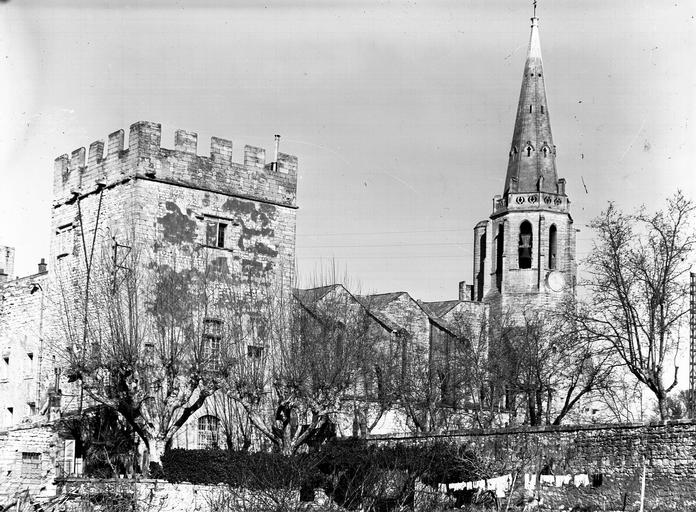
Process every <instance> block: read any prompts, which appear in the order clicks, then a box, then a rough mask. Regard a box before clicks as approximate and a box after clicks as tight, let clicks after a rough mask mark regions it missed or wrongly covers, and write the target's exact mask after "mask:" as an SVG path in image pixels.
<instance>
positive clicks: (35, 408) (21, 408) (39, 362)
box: [0, 273, 53, 428]
mask: <svg viewBox="0 0 696 512" xmlns="http://www.w3.org/2000/svg"><path fill="white" fill-rule="evenodd" d="M46 291H47V274H45V273H43V274H35V275H31V276H27V277H23V278H20V279H15V280H12V281H7V282H6V283H4V284H0V356H1V359H0V428H8V427H11V426H13V425H15V424H18V423H20V422H22V421H24V420H25V419H27V418H30V417H32V416H35V415H37V414H38V412H39V411H40V409H41V408H42V407H43V406H44V402H45V390H46V388H47V386H48V385H49V384H50V378H51V375H52V373H53V370H52V368H49V366H50V361H48V364H47V361H46V360H45V358H44V357H42V349H43V348H44V347H43V340H44V339H45V334H46V327H47V325H46V322H45V320H46V310H47V305H48V304H47V301H48V299H47V297H46Z"/></svg>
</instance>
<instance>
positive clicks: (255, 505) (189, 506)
mask: <svg viewBox="0 0 696 512" xmlns="http://www.w3.org/2000/svg"><path fill="white" fill-rule="evenodd" d="M61 486H62V488H63V490H64V491H67V492H71V493H77V494H78V495H79V497H76V498H74V499H71V500H70V501H69V502H68V503H67V504H66V506H65V510H67V511H75V512H80V511H82V510H84V509H83V508H82V507H81V502H85V501H87V502H89V498H90V496H95V495H99V496H100V497H101V498H102V499H103V497H104V496H105V495H110V496H111V497H112V498H114V499H116V500H118V499H119V498H120V500H121V501H120V503H122V504H124V503H129V504H131V506H132V509H133V510H148V511H162V512H165V511H166V512H194V511H195V512H209V511H214V510H239V511H240V512H242V511H247V510H271V509H275V508H276V507H278V509H283V510H285V507H280V506H279V504H285V505H286V506H287V507H288V508H289V509H291V510H293V509H294V508H295V507H298V506H299V503H300V492H299V490H296V489H269V490H267V491H264V492H260V491H249V490H246V489H231V488H228V487H226V486H222V485H220V486H218V485H194V484H189V483H178V484H172V483H169V482H166V481H162V480H149V479H143V480H125V479H124V480H107V481H94V480H87V479H78V478H72V479H68V480H65V481H64V482H62V483H61ZM235 504H236V505H235ZM223 507H224V508H223ZM114 508H115V507H114ZM129 509H130V508H129ZM104 510H109V508H108V507H107V508H105V509H104ZM314 510H317V509H314Z"/></svg>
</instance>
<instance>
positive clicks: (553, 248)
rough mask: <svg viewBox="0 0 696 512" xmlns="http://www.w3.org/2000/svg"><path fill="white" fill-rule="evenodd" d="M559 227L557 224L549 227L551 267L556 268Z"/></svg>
mask: <svg viewBox="0 0 696 512" xmlns="http://www.w3.org/2000/svg"><path fill="white" fill-rule="evenodd" d="M557 231H558V230H557V229H556V225H555V224H551V227H550V228H549V268H550V269H555V268H556V238H557V235H556V233H557Z"/></svg>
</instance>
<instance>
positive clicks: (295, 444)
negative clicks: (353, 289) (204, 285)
mask: <svg viewBox="0 0 696 512" xmlns="http://www.w3.org/2000/svg"><path fill="white" fill-rule="evenodd" d="M311 292H312V293H316V295H317V296H316V297H314V298H310V299H309V300H308V299H307V297H304V298H300V297H299V296H297V295H296V296H286V295H283V294H282V293H281V292H279V291H277V290H275V289H274V287H272V286H265V287H264V286H260V287H249V288H248V289H246V290H241V291H240V290H239V289H235V288H233V287H230V288H229V290H228V293H229V295H228V297H227V298H226V303H227V304H228V307H229V309H228V310H227V315H228V316H230V315H231V316H232V317H234V318H248V320H247V321H246V325H245V326H244V327H243V329H242V332H244V333H245V334H244V338H243V339H244V340H245V341H243V342H242V343H239V342H236V343H235V344H234V346H232V347H230V352H229V361H230V365H231V371H230V372H229V374H228V380H227V384H226V392H227V394H228V396H229V397H230V398H232V399H233V400H235V401H236V402H237V403H239V404H240V405H241V406H242V407H243V408H244V410H245V412H246V414H247V415H248V418H249V420H250V421H251V423H252V424H253V425H254V427H255V428H256V429H258V430H259V431H260V432H261V433H262V434H263V436H265V437H266V438H267V439H268V440H269V441H270V442H271V443H272V444H273V445H274V446H275V448H276V449H277V450H279V451H280V452H282V453H285V454H292V453H295V452H297V450H299V449H300V448H301V447H302V446H304V445H306V444H309V443H311V442H313V441H315V440H317V439H321V438H323V437H324V436H327V435H330V434H331V433H332V432H331V429H332V418H333V417H334V416H335V415H337V414H339V413H341V412H343V411H345V410H346V409H347V408H348V407H349V406H350V404H351V401H352V400H353V398H354V392H355V386H354V384H355V383H356V382H358V381H359V380H360V379H361V376H362V375H363V374H364V371H363V369H364V364H363V363H364V361H367V360H369V357H368V356H367V353H368V352H369V351H370V350H371V347H372V346H373V341H374V340H373V338H372V336H371V330H370V322H371V319H370V317H369V315H368V314H367V312H366V310H365V308H364V307H363V306H362V305H361V304H360V303H359V302H358V301H356V300H355V298H354V297H353V296H352V295H351V294H350V293H348V292H347V291H345V289H343V287H340V290H339V288H338V287H335V286H327V287H317V288H315V289H313V290H311ZM322 292H326V293H322ZM240 307H242V308H247V311H246V315H245V314H240V313H239V312H238V313H234V311H235V310H238V309H239V308H240ZM225 318H227V317H225Z"/></svg>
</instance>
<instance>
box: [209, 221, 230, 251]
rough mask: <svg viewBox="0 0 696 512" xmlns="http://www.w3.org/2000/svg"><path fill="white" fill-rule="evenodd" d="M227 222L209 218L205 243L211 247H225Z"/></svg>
mask: <svg viewBox="0 0 696 512" xmlns="http://www.w3.org/2000/svg"><path fill="white" fill-rule="evenodd" d="M226 234H227V223H226V222H219V221H213V220H209V221H208V223H207V224H206V232H205V244H206V245H208V246H210V247H220V248H221V249H224V248H225V241H226V238H227V237H226Z"/></svg>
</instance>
